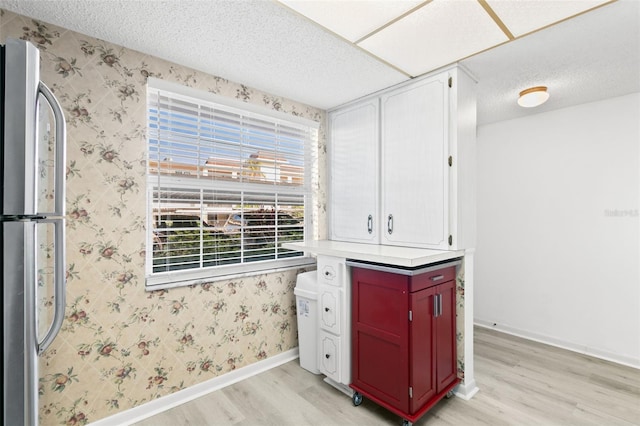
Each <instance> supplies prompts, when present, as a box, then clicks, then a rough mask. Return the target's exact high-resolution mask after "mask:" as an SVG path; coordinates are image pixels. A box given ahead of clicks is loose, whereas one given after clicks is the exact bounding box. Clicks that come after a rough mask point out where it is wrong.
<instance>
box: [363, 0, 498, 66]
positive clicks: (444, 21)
mask: <svg viewBox="0 0 640 426" xmlns="http://www.w3.org/2000/svg"><path fill="white" fill-rule="evenodd" d="M506 41H508V38H507V36H506V35H505V34H504V33H503V32H502V30H501V29H500V28H499V27H498V26H497V25H496V24H495V22H494V21H493V19H491V17H490V16H489V15H488V14H487V13H486V12H485V11H484V9H483V8H482V6H481V5H480V4H479V3H478V2H475V1H432V2H430V3H428V4H426V5H425V6H424V7H421V8H420V9H418V10H416V11H414V12H413V13H411V14H410V15H407V16H405V17H404V18H402V19H400V20H398V21H396V22H394V23H393V24H391V25H389V26H387V27H386V28H384V29H383V30H381V31H379V32H377V33H375V34H374V35H372V36H371V37H369V38H367V39H365V40H363V41H361V42H360V43H358V46H360V47H362V48H364V49H365V50H367V51H369V52H371V53H373V54H374V55H376V56H378V57H380V58H382V59H383V60H385V61H387V62H389V63H391V64H392V65H395V66H396V67H398V68H400V69H402V70H404V71H406V72H407V73H408V74H409V75H411V76H413V77H416V76H418V75H421V74H424V73H426V72H429V71H431V70H434V69H437V68H440V67H442V66H444V65H447V64H450V63H453V62H456V61H457V60H459V59H462V58H465V57H467V56H470V55H472V54H474V53H477V52H479V51H482V50H485V49H488V48H490V47H493V46H495V45H497V44H500V43H503V42H506Z"/></svg>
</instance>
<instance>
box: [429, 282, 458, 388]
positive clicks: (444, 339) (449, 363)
mask: <svg viewBox="0 0 640 426" xmlns="http://www.w3.org/2000/svg"><path fill="white" fill-rule="evenodd" d="M455 283H456V282H455V280H454V281H449V282H446V283H442V284H440V285H438V287H436V288H437V293H438V295H439V298H440V300H439V302H440V303H439V305H440V308H439V313H438V316H437V317H436V318H435V327H434V338H435V346H436V357H435V359H436V364H435V370H436V378H437V389H436V391H437V392H441V391H442V390H444V388H446V387H447V386H449V385H450V384H451V383H452V382H453V381H454V380H455V379H456V377H457V370H458V369H457V364H456V363H457V361H456V360H457V356H456V284H455Z"/></svg>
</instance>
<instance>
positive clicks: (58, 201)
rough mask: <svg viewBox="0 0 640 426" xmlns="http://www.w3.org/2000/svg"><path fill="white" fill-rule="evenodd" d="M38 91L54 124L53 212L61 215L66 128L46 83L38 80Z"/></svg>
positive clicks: (63, 194) (65, 165)
mask: <svg viewBox="0 0 640 426" xmlns="http://www.w3.org/2000/svg"><path fill="white" fill-rule="evenodd" d="M38 91H39V92H40V93H41V94H42V96H44V98H45V99H46V100H47V102H48V103H49V106H50V107H51V111H53V116H54V119H55V125H56V160H55V161H56V177H55V184H54V185H55V186H54V191H55V212H54V216H60V217H63V216H64V215H65V178H66V174H67V163H66V158H65V157H66V153H65V151H66V150H65V146H66V137H67V129H66V123H65V121H64V114H63V112H62V107H61V106H60V103H59V102H58V100H57V99H56V97H55V96H54V95H53V93H52V92H51V90H49V88H48V87H47V85H46V84H44V83H43V82H40V84H39V85H38Z"/></svg>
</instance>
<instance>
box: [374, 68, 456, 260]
mask: <svg viewBox="0 0 640 426" xmlns="http://www.w3.org/2000/svg"><path fill="white" fill-rule="evenodd" d="M447 79H448V76H447V74H446V73H442V74H440V75H438V76H435V77H433V78H429V79H425V80H421V81H419V82H418V83H416V84H414V85H409V86H406V87H404V88H403V89H401V90H398V91H394V92H391V93H389V94H387V95H385V96H383V97H382V99H381V108H382V138H381V141H382V142H381V146H382V150H381V151H382V152H381V160H382V161H381V163H382V179H381V193H382V203H381V204H382V218H381V219H382V220H381V222H382V223H381V225H382V226H381V231H380V232H381V240H382V244H391V245H407V246H413V247H425V248H436V249H447V248H448V247H449V245H448V229H449V226H448V225H449V224H448V197H449V192H448V188H449V173H448V169H447V167H448V164H447V158H448V155H449V153H448V117H449V114H448V111H449V97H448V92H447V91H448V90H449V88H448V83H447Z"/></svg>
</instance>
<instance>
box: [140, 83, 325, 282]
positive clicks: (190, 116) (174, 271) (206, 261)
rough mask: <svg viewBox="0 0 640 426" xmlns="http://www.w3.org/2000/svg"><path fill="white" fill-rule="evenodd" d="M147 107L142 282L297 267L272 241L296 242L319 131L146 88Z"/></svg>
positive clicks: (302, 224)
mask: <svg viewBox="0 0 640 426" xmlns="http://www.w3.org/2000/svg"><path fill="white" fill-rule="evenodd" d="M203 95H204V97H205V98H211V96H212V95H210V94H206V93H204V94H203ZM147 101H148V173H147V175H148V186H147V187H148V190H147V192H148V204H149V230H150V232H149V238H148V246H149V248H150V249H151V250H148V253H147V263H148V268H147V284H148V285H157V284H160V285H165V284H170V283H175V282H183V283H184V284H188V283H192V282H194V281H198V280H201V279H203V278H207V277H212V276H218V275H221V276H228V275H234V274H242V273H249V272H252V271H254V272H255V271H263V270H268V269H276V268H280V267H284V266H287V265H291V264H296V263H297V264H299V263H300V260H301V259H299V257H300V256H301V255H302V253H300V252H292V251H290V250H286V249H283V248H281V247H280V244H281V243H282V242H285V241H303V240H304V235H305V231H306V229H307V226H308V222H309V220H307V216H309V217H310V213H308V210H309V208H310V206H311V201H310V198H311V197H310V195H311V185H310V181H311V170H312V168H313V165H314V163H315V158H313V156H312V153H313V152H314V151H315V150H314V149H313V148H312V147H313V146H315V143H316V140H317V126H315V125H310V124H309V123H303V122H295V121H290V120H285V119H283V118H280V117H274V116H271V115H267V114H260V113H256V112H254V111H245V110H243V109H241V108H238V107H237V106H236V105H233V106H230V105H225V104H223V103H221V102H215V101H212V100H210V99H198V98H195V97H192V96H185V95H182V94H177V93H172V92H170V91H166V90H161V89H155V88H153V87H149V88H148V92H147ZM300 121H302V120H300ZM296 258H298V259H296Z"/></svg>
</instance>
